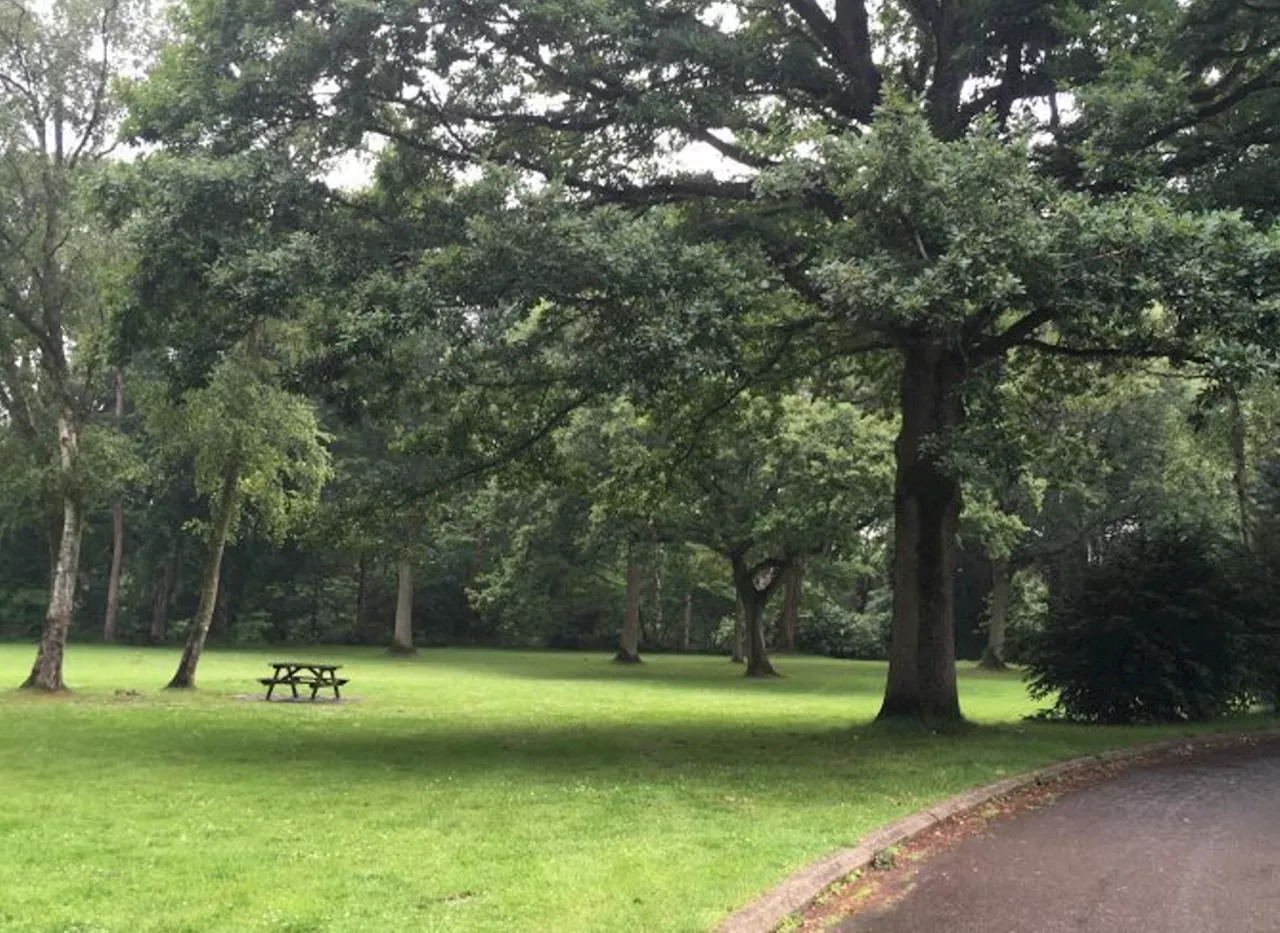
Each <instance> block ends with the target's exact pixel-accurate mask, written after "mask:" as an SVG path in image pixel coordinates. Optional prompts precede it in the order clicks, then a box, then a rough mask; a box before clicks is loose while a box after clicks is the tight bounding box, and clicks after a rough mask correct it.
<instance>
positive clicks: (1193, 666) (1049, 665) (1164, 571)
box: [1026, 529, 1274, 723]
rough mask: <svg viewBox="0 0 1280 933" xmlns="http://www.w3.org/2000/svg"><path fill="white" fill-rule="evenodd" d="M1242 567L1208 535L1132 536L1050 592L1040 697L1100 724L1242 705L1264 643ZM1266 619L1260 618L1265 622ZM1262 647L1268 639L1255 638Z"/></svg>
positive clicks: (1032, 674) (1031, 657) (1034, 673)
mask: <svg viewBox="0 0 1280 933" xmlns="http://www.w3.org/2000/svg"><path fill="white" fill-rule="evenodd" d="M1241 563H1242V558H1241V557H1240V556H1239V555H1237V554H1235V553H1234V552H1233V551H1232V549H1231V548H1230V547H1228V546H1227V545H1226V544H1225V543H1223V542H1221V541H1220V540H1218V539H1217V538H1215V536H1213V535H1212V534H1211V533H1207V532H1199V531H1190V530H1186V529H1166V530H1162V531H1158V532H1154V533H1142V532H1135V533H1132V534H1130V535H1128V536H1126V539H1125V540H1124V541H1122V542H1118V543H1116V545H1115V547H1114V548H1111V549H1109V553H1108V556H1107V558H1106V560H1105V561H1104V562H1102V563H1101V564H1097V565H1092V566H1090V567H1088V568H1087V569H1086V570H1085V572H1084V573H1083V574H1082V575H1081V577H1080V578H1079V580H1078V581H1077V583H1076V584H1075V585H1074V586H1073V587H1072V589H1071V591H1070V592H1066V593H1058V594H1054V596H1053V598H1052V599H1051V601H1050V607H1049V613H1048V616H1047V618H1046V619H1045V624H1044V627H1043V629H1042V631H1041V632H1040V633H1039V634H1038V635H1037V636H1036V637H1035V638H1034V640H1033V642H1032V644H1031V645H1030V646H1029V650H1028V652H1027V658H1026V664H1027V671H1028V674H1027V677H1028V681H1029V683H1030V689H1031V693H1032V695H1033V696H1034V697H1036V698H1038V699H1039V698H1045V697H1056V704H1055V706H1054V709H1053V714H1052V715H1055V716H1058V717H1061V718H1065V719H1070V720H1077V721H1084V722H1099V723H1130V722H1172V721H1178V720H1187V719H1207V718H1210V717H1213V716H1218V715H1222V714H1224V713H1227V712H1230V711H1233V710H1236V709H1240V708H1242V707H1244V706H1247V705H1248V703H1249V702H1250V700H1251V699H1252V698H1253V695H1254V694H1256V692H1257V680H1256V678H1255V676H1254V670H1255V669H1256V664H1255V662H1256V660H1257V652H1258V650H1260V649H1262V650H1264V651H1271V652H1272V653H1273V654H1274V652H1273V651H1272V649H1271V647H1269V646H1267V645H1266V644H1265V635H1263V625H1262V621H1261V620H1260V619H1259V615H1260V614H1262V613H1260V606H1261V605H1262V603H1264V602H1265V600H1262V599H1259V598H1258V594H1256V593H1254V592H1252V591H1250V589H1249V588H1248V587H1247V586H1245V585H1243V582H1242V574H1241V572H1240V566H1241ZM1262 615H1265V614H1262ZM1259 638H1262V639H1263V641H1259V640H1258V639H1259Z"/></svg>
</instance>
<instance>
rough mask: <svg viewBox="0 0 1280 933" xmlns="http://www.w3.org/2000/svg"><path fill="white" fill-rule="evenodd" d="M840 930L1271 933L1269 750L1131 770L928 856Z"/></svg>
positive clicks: (1273, 788) (1275, 912) (1277, 897)
mask: <svg viewBox="0 0 1280 933" xmlns="http://www.w3.org/2000/svg"><path fill="white" fill-rule="evenodd" d="M836 929H837V930H838V931H840V933H1145V931H1153V933H1280V747H1278V746H1277V745H1276V744H1275V743H1268V744H1267V746H1265V747H1258V748H1255V749H1252V750H1247V751H1235V752H1226V753H1218V754H1215V755H1211V756H1207V757H1203V758H1197V759H1196V760H1194V761H1193V762H1183V763H1178V764H1169V765H1161V766H1157V767H1152V768H1150V769H1146V770H1140V771H1134V772H1131V773H1129V774H1127V775H1123V776H1121V777H1119V778H1116V779H1113V780H1111V781H1108V782H1106V783H1103V784H1099V785H1096V786H1094V787H1092V788H1088V789H1085V790H1081V791H1077V792H1075V793H1072V794H1068V795H1066V796H1064V797H1062V798H1061V799H1059V800H1058V801H1056V802H1055V803H1052V804H1050V805H1048V806H1046V807H1043V808H1041V809H1038V810H1030V811H1027V812H1024V813H1022V814H1020V815H1017V816H1013V817H1011V818H1009V819H1007V820H1003V821H997V822H995V823H992V824H991V825H990V826H988V828H987V830H986V831H985V832H984V833H983V834H982V835H979V836H974V837H971V838H969V839H966V840H964V841H962V842H960V843H959V844H958V845H956V847H955V848H954V849H951V850H950V851H946V852H941V853H938V854H936V855H934V856H932V857H931V858H929V859H928V860H927V861H926V862H925V863H924V865H923V866H922V868H921V869H920V872H919V874H918V875H917V876H916V879H915V884H914V885H913V887H912V888H911V890H910V892H909V893H908V894H907V895H906V896H905V897H904V898H903V899H902V900H901V901H899V902H898V903H897V904H896V905H893V906H889V907H885V908H872V909H870V910H868V911H866V912H865V913H863V914H859V915H856V916H854V917H852V918H848V919H846V920H844V921H843V922H842V923H841V924H840V925H839V926H838V927H836Z"/></svg>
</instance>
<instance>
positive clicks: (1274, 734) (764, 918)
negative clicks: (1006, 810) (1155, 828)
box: [714, 729, 1280, 933]
mask: <svg viewBox="0 0 1280 933" xmlns="http://www.w3.org/2000/svg"><path fill="white" fill-rule="evenodd" d="M1277 738H1280V729H1263V730H1258V731H1256V732H1219V733H1211V734H1208V735H1203V736H1188V737H1184V738H1180V739H1167V740H1165V741H1162V742H1148V743H1146V744H1145V745H1134V746H1130V747H1127V748H1116V749H1111V750H1110V751H1105V752H1100V753H1098V754H1096V755H1088V756H1085V757H1083V758H1072V759H1071V760H1069V761H1063V762H1059V763H1058V764H1055V765H1049V766H1048V767H1044V768H1039V769H1037V770H1035V771H1031V772H1028V773H1027V774H1022V775H1018V776H1017V777H1011V778H1005V779H1004V780H1002V781H996V782H995V783H994V784H987V785H985V786H983V787H978V788H975V789H973V790H970V791H965V792H964V793H962V794H957V795H956V796H954V797H949V798H947V799H946V800H943V801H941V802H939V803H936V804H933V805H932V806H929V807H926V808H925V809H923V810H919V811H917V812H915V813H912V814H911V815H910V816H906V817H903V818H902V819H900V820H896V821H895V822H893V823H890V824H889V825H888V826H884V827H881V828H880V829H878V830H876V831H874V832H872V833H871V834H870V835H867V836H865V837H863V838H862V839H861V840H860V841H859V842H858V844H857V845H854V846H851V847H849V848H844V849H837V850H836V851H834V852H832V853H830V854H829V855H825V856H823V857H822V858H820V859H818V860H817V861H815V862H810V863H809V864H808V865H806V866H804V867H803V868H801V869H799V870H798V871H795V872H793V873H792V874H790V875H788V876H787V877H786V878H784V879H783V880H782V881H781V882H780V883H779V884H778V885H776V886H775V887H773V888H771V889H770V890H769V891H766V892H765V893H764V894H763V895H761V896H760V897H758V898H756V899H755V900H754V901H752V902H751V903H749V904H747V905H746V906H744V907H740V908H739V909H738V910H735V911H734V912H733V913H731V914H730V915H729V916H728V917H726V918H725V919H724V921H723V922H721V924H720V925H719V926H717V927H716V928H715V931H714V933H772V931H773V930H775V929H776V928H777V927H778V925H779V924H780V923H782V921H784V920H785V919H786V918H787V917H789V916H790V915H792V914H794V913H795V912H796V911H798V910H800V909H801V908H803V907H806V906H808V905H809V904H810V903H811V902H812V901H813V900H814V899H815V898H816V897H817V896H818V895H819V894H821V893H822V892H823V891H824V890H825V889H826V888H828V887H830V886H831V885H833V884H835V883H836V882H838V881H840V880H842V879H844V878H846V877H848V876H849V875H851V874H853V873H854V872H855V871H859V870H860V869H863V868H865V867H866V866H867V865H869V864H870V863H871V861H872V860H873V859H874V858H875V856H876V854H877V853H878V852H881V851H882V850H884V849H887V848H889V847H890V846H896V845H901V844H902V843H904V842H906V841H907V840H909V839H911V838H913V837H914V836H917V835H919V834H920V833H922V832H924V831H925V830H927V829H929V828H931V827H933V826H936V825H937V824H938V823H941V822H942V821H943V820H947V819H950V818H951V817H953V816H958V815H959V814H961V813H966V812H968V811H969V810H973V809H975V808H976V807H980V806H982V805H983V804H985V803H987V802H988V801H990V800H994V799H995V798H997V797H1003V796H1004V795H1005V794H1009V793H1012V792H1014V791H1017V790H1022V789H1023V788H1026V787H1032V786H1034V785H1037V784H1045V783H1048V782H1050V781H1055V780H1058V779H1061V778H1065V777H1068V776H1070V775H1072V774H1075V773H1076V772H1079V771H1084V770H1087V769H1090V768H1096V767H1098V766H1099V765H1105V764H1124V763H1133V764H1137V763H1139V762H1140V761H1141V760H1142V759H1144V758H1151V757H1156V756H1159V755H1161V754H1164V753H1168V752H1176V751H1185V753H1186V754H1192V753H1196V752H1201V751H1212V750H1216V749H1220V748H1229V747H1232V746H1236V745H1249V744H1256V743H1258V742H1261V741H1265V740H1269V739H1277Z"/></svg>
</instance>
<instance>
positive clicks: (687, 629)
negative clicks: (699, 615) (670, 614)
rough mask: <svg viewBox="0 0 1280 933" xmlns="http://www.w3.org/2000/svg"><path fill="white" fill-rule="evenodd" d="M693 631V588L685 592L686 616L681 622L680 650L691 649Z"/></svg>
mask: <svg viewBox="0 0 1280 933" xmlns="http://www.w3.org/2000/svg"><path fill="white" fill-rule="evenodd" d="M692 631H693V590H689V591H688V592H687V593H685V594H684V618H683V619H682V620H681V622H680V651H681V652H686V651H688V650H689V637H690V634H691V633H692Z"/></svg>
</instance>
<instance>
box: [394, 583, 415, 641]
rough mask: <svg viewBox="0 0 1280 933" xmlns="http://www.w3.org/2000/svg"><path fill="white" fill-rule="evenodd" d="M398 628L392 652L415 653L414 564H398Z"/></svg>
mask: <svg viewBox="0 0 1280 933" xmlns="http://www.w3.org/2000/svg"><path fill="white" fill-rule="evenodd" d="M396 580H397V586H396V630H395V634H394V635H393V636H392V638H391V653H392V654H413V652H414V650H415V649H414V647H413V564H411V563H409V561H407V560H402V561H400V563H398V564H397V565H396Z"/></svg>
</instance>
